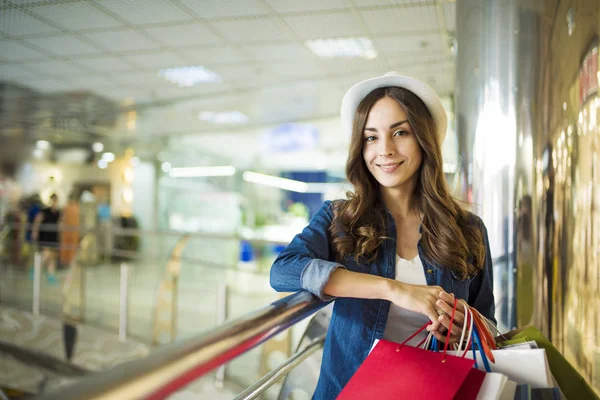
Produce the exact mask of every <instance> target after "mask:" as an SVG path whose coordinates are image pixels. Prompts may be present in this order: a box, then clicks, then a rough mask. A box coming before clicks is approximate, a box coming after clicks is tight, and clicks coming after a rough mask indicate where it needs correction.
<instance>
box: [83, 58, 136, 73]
mask: <svg viewBox="0 0 600 400" xmlns="http://www.w3.org/2000/svg"><path fill="white" fill-rule="evenodd" d="M77 64H79V65H82V66H83V67H85V68H88V69H90V70H92V71H96V72H119V71H131V70H133V69H134V68H133V67H132V66H131V65H129V64H127V63H126V62H125V61H123V60H122V59H120V58H117V57H101V58H90V59H85V60H77Z"/></svg>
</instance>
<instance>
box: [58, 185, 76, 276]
mask: <svg viewBox="0 0 600 400" xmlns="http://www.w3.org/2000/svg"><path fill="white" fill-rule="evenodd" d="M61 228H62V230H61V235H60V263H61V264H62V265H64V266H68V265H70V264H71V262H72V261H73V258H75V254H76V252H77V246H78V244H79V202H78V198H77V194H75V193H71V194H70V195H69V201H68V203H67V205H66V206H65V207H64V208H63V212H62V225H61Z"/></svg>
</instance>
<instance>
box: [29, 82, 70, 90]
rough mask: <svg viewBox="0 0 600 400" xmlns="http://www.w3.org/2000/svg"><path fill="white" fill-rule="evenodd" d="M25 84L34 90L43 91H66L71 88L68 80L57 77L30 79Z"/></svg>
mask: <svg viewBox="0 0 600 400" xmlns="http://www.w3.org/2000/svg"><path fill="white" fill-rule="evenodd" d="M25 85H26V86H27V87H30V88H31V89H33V90H36V91H38V92H43V93H51V92H64V91H67V90H69V88H70V86H69V85H68V84H67V83H66V82H63V81H59V80H57V79H39V80H30V81H28V82H26V83H25Z"/></svg>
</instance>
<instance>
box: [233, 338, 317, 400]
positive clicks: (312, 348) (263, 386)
mask: <svg viewBox="0 0 600 400" xmlns="http://www.w3.org/2000/svg"><path fill="white" fill-rule="evenodd" d="M323 343H325V337H320V338H317V339H315V340H314V341H313V342H311V343H310V344H309V345H308V346H306V347H305V348H304V350H302V351H299V352H297V353H295V354H294V355H293V356H291V357H290V358H288V359H287V360H285V361H284V362H283V364H281V365H280V366H278V367H277V368H275V369H273V371H271V372H269V373H268V374H266V375H265V376H263V377H262V378H261V379H259V380H258V381H257V382H256V383H255V384H254V385H252V386H250V387H249V388H248V389H246V390H244V391H243V392H242V393H241V394H240V395H239V396H238V397H236V398H235V399H234V400H253V399H256V398H257V397H258V396H260V395H261V394H262V393H263V392H264V391H265V390H267V389H268V388H270V387H271V386H273V385H274V384H275V383H276V382H277V381H278V380H280V379H281V378H283V377H284V376H285V375H287V374H288V373H289V372H290V371H291V370H292V369H294V368H295V367H296V366H297V365H298V364H300V363H301V362H302V361H304V360H306V359H307V358H308V357H310V356H311V355H312V354H313V353H315V352H316V351H317V350H319V349H321V348H323Z"/></svg>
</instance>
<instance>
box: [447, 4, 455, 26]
mask: <svg viewBox="0 0 600 400" xmlns="http://www.w3.org/2000/svg"><path fill="white" fill-rule="evenodd" d="M444 21H445V22H446V30H449V31H454V30H455V29H456V3H445V4H444Z"/></svg>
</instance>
